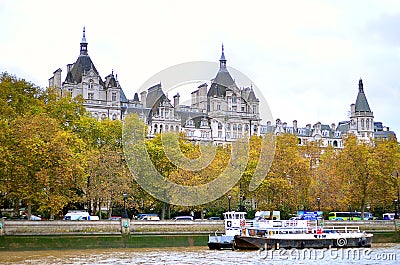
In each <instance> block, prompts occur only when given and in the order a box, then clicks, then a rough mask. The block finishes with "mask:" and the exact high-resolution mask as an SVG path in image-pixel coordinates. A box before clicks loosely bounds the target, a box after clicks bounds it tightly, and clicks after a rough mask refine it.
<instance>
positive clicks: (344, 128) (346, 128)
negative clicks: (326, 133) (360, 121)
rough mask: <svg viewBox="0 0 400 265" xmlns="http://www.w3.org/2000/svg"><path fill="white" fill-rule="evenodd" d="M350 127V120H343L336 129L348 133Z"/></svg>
mask: <svg viewBox="0 0 400 265" xmlns="http://www.w3.org/2000/svg"><path fill="white" fill-rule="evenodd" d="M349 129H350V122H349V121H341V122H339V124H338V126H337V128H336V130H337V131H340V132H341V133H347V132H348V131H349Z"/></svg>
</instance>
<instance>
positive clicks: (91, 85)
mask: <svg viewBox="0 0 400 265" xmlns="http://www.w3.org/2000/svg"><path fill="white" fill-rule="evenodd" d="M93 88H94V84H93V79H90V80H89V89H93Z"/></svg>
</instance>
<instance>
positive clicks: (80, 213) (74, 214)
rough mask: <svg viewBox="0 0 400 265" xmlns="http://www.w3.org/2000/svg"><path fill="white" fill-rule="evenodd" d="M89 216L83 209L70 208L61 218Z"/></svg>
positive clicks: (79, 218)
mask: <svg viewBox="0 0 400 265" xmlns="http://www.w3.org/2000/svg"><path fill="white" fill-rule="evenodd" d="M89 216H90V215H89V213H88V212H87V211H84V210H70V211H68V213H67V214H66V215H65V216H64V218H63V220H69V221H74V220H89Z"/></svg>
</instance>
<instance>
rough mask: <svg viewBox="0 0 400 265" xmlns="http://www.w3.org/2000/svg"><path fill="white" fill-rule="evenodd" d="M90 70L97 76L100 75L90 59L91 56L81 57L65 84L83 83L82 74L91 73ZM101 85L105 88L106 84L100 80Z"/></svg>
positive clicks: (69, 73) (68, 74)
mask: <svg viewBox="0 0 400 265" xmlns="http://www.w3.org/2000/svg"><path fill="white" fill-rule="evenodd" d="M90 69H93V71H94V72H95V74H96V75H99V72H98V71H97V69H96V67H95V66H94V64H93V62H92V60H91V59H90V57H89V55H80V56H79V57H78V59H77V60H76V62H75V63H74V65H73V66H72V69H71V71H70V72H68V73H67V77H66V79H65V82H67V83H74V82H76V83H81V82H82V74H83V73H84V72H88V71H90ZM100 84H101V85H103V86H104V82H103V81H102V79H101V78H100Z"/></svg>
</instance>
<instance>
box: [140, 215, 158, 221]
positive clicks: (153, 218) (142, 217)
mask: <svg viewBox="0 0 400 265" xmlns="http://www.w3.org/2000/svg"><path fill="white" fill-rule="evenodd" d="M137 220H142V221H159V220H160V217H159V216H158V214H156V213H140V214H138V216H137Z"/></svg>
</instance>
